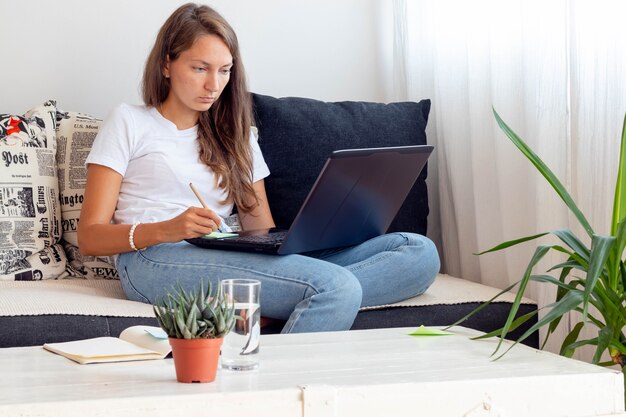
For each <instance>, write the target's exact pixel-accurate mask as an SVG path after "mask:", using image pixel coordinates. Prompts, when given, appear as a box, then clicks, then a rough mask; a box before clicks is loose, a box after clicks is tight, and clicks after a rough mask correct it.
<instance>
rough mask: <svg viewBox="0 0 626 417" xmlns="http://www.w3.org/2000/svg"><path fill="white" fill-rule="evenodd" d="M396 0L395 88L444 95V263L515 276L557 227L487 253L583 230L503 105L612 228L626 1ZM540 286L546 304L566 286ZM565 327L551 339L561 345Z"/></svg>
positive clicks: (440, 138)
mask: <svg viewBox="0 0 626 417" xmlns="http://www.w3.org/2000/svg"><path fill="white" fill-rule="evenodd" d="M387 5H391V6H390V7H392V9H393V10H392V12H391V13H389V19H388V22H389V26H391V28H390V33H392V35H391V37H392V38H393V42H390V45H393V50H392V51H390V54H392V56H393V59H391V60H389V62H390V68H388V69H387V70H388V71H389V73H390V74H391V79H392V80H393V82H392V83H390V87H389V90H390V91H389V92H388V93H389V94H388V99H389V100H390V101H392V100H405V99H410V100H419V99H421V98H430V99H431V100H432V110H431V115H430V121H429V130H428V134H429V142H430V143H431V144H433V145H435V147H436V152H435V154H434V155H433V157H432V159H431V162H430V165H429V181H430V184H429V187H430V201H431V215H430V217H429V233H430V234H431V237H432V238H433V239H434V240H435V241H436V242H437V244H438V247H439V249H440V252H441V256H442V260H443V272H446V273H449V274H451V275H455V276H460V277H463V278H466V279H471V280H474V281H477V282H482V283H484V284H487V285H491V286H496V287H500V288H504V287H506V286H507V285H509V284H511V283H513V282H515V281H517V280H518V279H519V278H520V277H521V276H522V274H523V272H524V270H525V267H526V265H527V264H528V261H529V260H530V257H531V256H532V253H533V252H534V249H535V247H536V246H537V244H538V243H544V242H548V241H552V240H543V241H535V242H531V243H526V244H524V245H522V246H517V247H514V248H511V249H508V250H506V251H504V252H498V253H495V254H486V255H482V256H476V255H474V253H477V252H480V251H484V250H486V249H489V248H491V247H492V246H495V245H496V244H498V243H501V242H503V241H505V240H510V239H513V238H517V237H522V236H528V235H532V234H535V233H538V232H543V231H550V230H554V229H557V228H571V229H572V230H574V231H575V232H581V231H582V229H581V228H580V227H578V225H577V221H576V220H575V218H573V216H571V215H570V214H569V212H568V210H567V208H566V207H565V205H564V204H563V202H562V201H561V200H560V199H559V198H558V197H557V196H556V195H555V193H554V192H553V190H552V189H551V188H550V187H549V185H547V183H546V182H545V180H544V179H543V177H541V176H540V175H539V174H538V172H537V171H536V170H535V168H534V167H533V166H532V165H531V163H530V162H529V161H528V160H526V159H525V158H524V157H523V156H522V155H521V153H520V152H519V151H518V150H517V148H515V146H514V145H513V144H512V143H511V142H510V141H509V140H508V139H507V138H506V137H505V136H504V134H503V133H502V132H501V131H500V129H499V128H498V127H497V125H496V123H495V119H494V117H493V114H492V107H493V108H494V109H495V110H496V111H497V112H498V113H499V114H500V115H501V117H502V118H503V119H504V120H505V122H506V123H507V124H508V125H509V126H511V127H512V128H513V130H514V131H515V132H516V133H517V134H518V135H520V137H522V138H523V139H524V140H525V141H526V143H528V144H529V146H530V147H531V148H532V149H533V150H535V152H536V153H537V154H538V155H539V156H540V157H541V158H542V159H543V160H544V161H545V162H546V163H547V164H548V166H549V167H551V169H552V170H553V171H554V172H555V174H556V175H557V176H558V177H559V178H560V179H561V181H562V182H563V184H565V186H566V187H567V188H568V190H569V191H570V193H571V194H572V196H573V197H574V200H575V201H576V202H577V204H578V206H579V208H580V209H581V210H582V211H583V213H585V215H586V216H587V219H588V220H589V221H590V223H591V224H592V226H593V227H594V229H595V231H596V233H608V231H609V221H610V215H611V210H612V204H613V192H614V187H615V176H616V172H617V164H618V153H619V138H620V134H621V128H622V121H623V117H624V113H625V112H626V30H625V29H624V26H623V19H624V16H626V5H624V2H621V1H602V0H601V1H595V2H590V1H585V0H580V1H577V0H550V1H536V0H530V1H529V0H524V1H523V0H506V1H502V0H500V1H495V0H494V1H488V0H475V1H462V0H458V1H455V0H409V1H405V0H394V1H393V2H389V3H387ZM579 236H581V237H584V236H585V234H584V232H583V233H580V234H579ZM559 260H560V259H559V258H558V257H557V256H556V255H555V256H553V257H552V258H549V259H546V262H545V264H544V266H548V265H552V264H554V263H556V262H557V261H559ZM538 270H541V268H538ZM529 295H530V296H531V298H533V299H535V300H536V301H537V302H538V303H539V305H540V306H545V305H546V304H549V303H550V302H552V301H553V300H554V289H553V288H550V287H546V286H533V287H532V288H531V290H530V293H529ZM568 326H569V323H567V320H565V322H564V323H563V326H562V327H563V329H561V330H560V331H561V332H564V331H566V330H567V328H568ZM562 335H563V333H561V336H562ZM558 336H559V335H557V337H556V338H554V340H553V342H552V343H549V344H548V349H549V350H553V351H556V350H557V349H558V347H559V346H560V342H561V341H562V337H558ZM583 355H585V352H583Z"/></svg>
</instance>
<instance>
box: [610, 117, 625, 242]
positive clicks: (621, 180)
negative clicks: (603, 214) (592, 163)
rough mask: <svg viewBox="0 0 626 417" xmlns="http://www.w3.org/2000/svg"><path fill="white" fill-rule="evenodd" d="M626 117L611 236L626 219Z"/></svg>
mask: <svg viewBox="0 0 626 417" xmlns="http://www.w3.org/2000/svg"><path fill="white" fill-rule="evenodd" d="M624 153H626V115H624V125H623V127H622V141H621V143H620V148H619V167H618V169H617V179H616V181H615V198H614V200H613V219H612V221H611V235H613V236H615V232H616V231H617V225H618V223H619V222H620V221H622V219H624V217H626V178H625V177H626V155H624Z"/></svg>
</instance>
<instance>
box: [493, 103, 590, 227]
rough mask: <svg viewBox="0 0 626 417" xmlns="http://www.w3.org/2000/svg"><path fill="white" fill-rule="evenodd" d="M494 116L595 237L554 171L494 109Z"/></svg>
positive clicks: (507, 134)
mask: <svg viewBox="0 0 626 417" xmlns="http://www.w3.org/2000/svg"><path fill="white" fill-rule="evenodd" d="M493 114H494V116H495V117H496V121H497V122H498V125H499V126H500V129H502V131H503V132H504V133H505V134H506V136H507V137H508V138H509V139H510V140H511V142H513V144H514V145H515V146H517V148H518V149H519V150H520V151H521V152H522V153H523V154H524V156H526V158H528V159H529V160H530V162H531V163H532V164H533V165H534V166H535V168H537V169H538V170H539V172H540V173H541V175H543V177H544V178H545V179H546V180H547V181H548V183H549V184H550V185H551V186H552V188H553V189H554V191H556V193H557V194H558V195H559V197H561V199H562V200H563V202H565V204H566V205H567V207H568V208H569V209H570V210H571V212H572V213H574V216H576V218H577V219H578V221H579V222H580V224H581V225H582V226H583V228H584V229H585V231H586V232H587V233H588V234H589V236H593V235H594V232H593V228H592V227H591V225H590V224H589V222H588V221H587V218H586V217H585V215H584V214H583V213H582V211H580V209H579V208H578V206H576V203H574V199H573V198H572V196H571V195H570V194H569V193H568V192H567V190H566V189H565V187H564V186H563V184H561V181H559V179H558V178H557V177H556V175H554V173H553V172H552V170H551V169H550V168H548V166H547V165H546V164H545V163H544V162H543V161H542V160H541V158H539V156H537V154H535V153H534V152H533V151H532V149H530V147H528V145H526V143H525V142H524V141H523V140H522V139H520V137H519V136H517V134H516V133H515V132H513V130H511V128H510V127H509V126H508V125H507V124H506V123H505V122H504V120H502V118H501V117H500V115H499V114H498V112H496V110H495V109H493Z"/></svg>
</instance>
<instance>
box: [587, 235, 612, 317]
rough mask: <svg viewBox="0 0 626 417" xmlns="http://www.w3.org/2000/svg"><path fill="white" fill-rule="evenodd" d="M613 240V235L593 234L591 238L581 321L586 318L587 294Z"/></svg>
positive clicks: (602, 266)
mask: <svg viewBox="0 0 626 417" xmlns="http://www.w3.org/2000/svg"><path fill="white" fill-rule="evenodd" d="M614 242H615V238H614V237H613V236H601V235H594V236H593V238H592V240H591V253H590V254H589V271H587V277H586V278H585V298H584V304H583V321H586V320H587V310H588V302H589V295H590V294H591V292H592V291H593V289H594V287H595V286H596V283H597V281H598V278H599V277H600V274H601V273H602V270H603V269H604V267H605V265H606V260H607V258H608V257H609V253H610V251H611V247H612V246H613V243H614Z"/></svg>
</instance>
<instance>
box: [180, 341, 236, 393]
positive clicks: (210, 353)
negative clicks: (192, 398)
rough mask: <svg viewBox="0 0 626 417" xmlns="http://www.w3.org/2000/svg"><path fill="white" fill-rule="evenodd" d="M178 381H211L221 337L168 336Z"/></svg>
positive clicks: (217, 358) (214, 371)
mask: <svg viewBox="0 0 626 417" xmlns="http://www.w3.org/2000/svg"><path fill="white" fill-rule="evenodd" d="M169 341H170V345H171V346H172V356H173V357H174V367H175V368H176V380H178V382H187V383H189V382H213V381H214V380H215V374H216V373H217V362H218V360H219V358H220V348H221V347H222V342H223V341H224V339H223V338H219V339H174V338H171V337H170V338H169Z"/></svg>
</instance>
